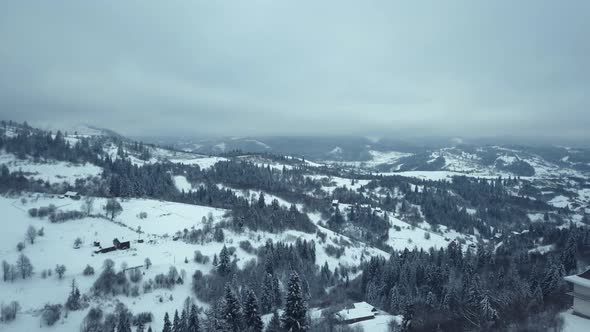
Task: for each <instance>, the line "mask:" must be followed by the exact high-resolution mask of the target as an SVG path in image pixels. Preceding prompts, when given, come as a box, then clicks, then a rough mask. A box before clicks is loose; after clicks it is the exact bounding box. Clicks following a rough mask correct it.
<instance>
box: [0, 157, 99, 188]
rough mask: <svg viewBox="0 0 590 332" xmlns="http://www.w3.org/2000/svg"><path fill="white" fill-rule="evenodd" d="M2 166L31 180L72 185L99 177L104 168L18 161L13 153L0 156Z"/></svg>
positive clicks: (53, 162) (52, 162)
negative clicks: (77, 181) (80, 180)
mask: <svg viewBox="0 0 590 332" xmlns="http://www.w3.org/2000/svg"><path fill="white" fill-rule="evenodd" d="M0 164H3V165H6V166H7V167H8V169H9V170H10V171H11V172H15V171H22V172H23V173H24V175H25V177H27V178H29V179H40V180H43V181H49V182H50V183H63V182H66V183H69V184H72V185H73V184H74V183H75V182H76V180H77V179H86V178H89V177H97V176H100V174H101V173H102V168H100V167H98V166H96V165H93V164H89V163H85V164H73V163H68V162H63V161H53V160H52V161H40V162H35V161H34V160H32V159H24V160H23V159H18V158H16V156H15V155H13V154H11V153H2V154H0Z"/></svg>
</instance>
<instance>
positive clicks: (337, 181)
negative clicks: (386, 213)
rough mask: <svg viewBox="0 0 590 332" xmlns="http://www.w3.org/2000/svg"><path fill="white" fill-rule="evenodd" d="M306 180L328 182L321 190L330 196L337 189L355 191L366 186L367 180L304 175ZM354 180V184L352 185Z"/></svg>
mask: <svg viewBox="0 0 590 332" xmlns="http://www.w3.org/2000/svg"><path fill="white" fill-rule="evenodd" d="M306 176H307V177H308V178H311V179H314V180H320V181H328V183H329V184H328V185H323V186H322V189H323V190H324V191H326V192H327V193H329V194H331V193H332V192H333V191H334V189H336V188H339V187H346V188H348V189H351V190H354V191H357V190H358V189H359V188H360V187H361V186H366V185H367V184H368V183H369V182H370V181H369V180H358V179H345V178H342V177H338V176H325V175H306ZM353 180H354V184H353Z"/></svg>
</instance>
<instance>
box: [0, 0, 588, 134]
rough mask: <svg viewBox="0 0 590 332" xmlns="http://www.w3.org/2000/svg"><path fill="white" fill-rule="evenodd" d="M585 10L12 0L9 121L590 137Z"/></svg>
mask: <svg viewBox="0 0 590 332" xmlns="http://www.w3.org/2000/svg"><path fill="white" fill-rule="evenodd" d="M589 13H590V1H587V0H579V1H540V0H530V1H498V0H494V1H474V0H465V1H438V0H437V1H434V0H433V1H404V2H403V3H402V2H401V1H399V2H398V1H393V0H385V1H346V0H337V1H317V0H316V1H278V0H266V1H253V0H248V1H120V0H113V1H80V0H75V1H60V0H52V1H28V0H14V1H13V0H6V1H2V4H1V5H0V118H2V119H12V120H19V121H22V120H27V121H29V122H30V123H33V124H62V123H63V124H64V125H75V124H80V123H86V124H91V125H96V126H102V127H107V128H110V129H113V130H116V131H118V132H121V133H123V134H127V135H191V136H192V135H196V136H201V135H223V136H227V135H273V134H284V135H311V134H313V135H317V134H351V135H371V136H383V135H385V136H388V135H396V134H403V135H409V134H410V135H411V134H417V135H452V136H455V135H456V136H494V135H497V136H503V135H511V136H547V135H549V136H565V137H570V138H581V139H587V138H589V135H590V134H589V133H590V130H588V127H589V125H590V19H589V16H588V15H589Z"/></svg>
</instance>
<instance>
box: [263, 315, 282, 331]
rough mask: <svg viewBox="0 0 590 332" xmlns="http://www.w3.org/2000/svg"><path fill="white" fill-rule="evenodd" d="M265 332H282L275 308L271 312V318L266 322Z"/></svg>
mask: <svg viewBox="0 0 590 332" xmlns="http://www.w3.org/2000/svg"><path fill="white" fill-rule="evenodd" d="M265 332H283V328H282V326H281V319H280V318H279V313H278V311H276V310H275V312H274V313H273V314H272V318H271V319H270V322H268V326H267V327H266V331H265Z"/></svg>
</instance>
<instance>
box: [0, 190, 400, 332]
mask: <svg viewBox="0 0 590 332" xmlns="http://www.w3.org/2000/svg"><path fill="white" fill-rule="evenodd" d="M25 197H26V201H25V202H24V203H23V201H21V199H20V197H0V211H3V218H1V219H0V228H1V229H2V230H3V231H2V232H1V233H0V260H6V261H8V262H10V263H14V262H15V261H16V259H17V257H18V255H19V253H18V252H17V250H16V244H17V243H18V242H20V241H24V240H25V237H24V234H25V231H26V229H27V228H28V227H29V226H33V227H35V228H36V229H40V228H44V230H45V235H44V236H42V237H38V238H37V240H36V241H35V243H34V244H32V245H31V244H27V245H26V248H25V249H24V250H23V253H24V254H25V255H27V256H28V257H29V258H30V259H31V262H32V264H33V266H34V274H33V276H32V278H30V279H25V280H22V279H17V280H16V281H15V282H14V283H4V282H2V283H0V294H2V297H1V298H2V300H3V301H4V299H11V300H16V301H18V302H19V303H20V305H21V306H22V309H21V311H20V312H19V314H18V316H17V319H16V321H14V322H11V323H9V324H5V325H2V329H3V331H11V332H12V331H35V330H37V329H38V328H39V319H40V317H39V315H40V309H41V308H42V307H43V306H44V305H45V304H46V303H64V302H65V300H66V298H67V295H68V291H69V287H70V283H71V281H72V280H73V279H75V280H76V283H77V284H78V286H79V288H80V291H81V292H82V293H83V294H88V293H89V290H90V288H91V286H92V284H93V282H94V280H95V279H96V276H93V277H87V276H83V275H82V271H83V269H84V267H85V266H86V265H87V264H89V265H91V266H93V267H94V268H95V270H96V272H97V273H100V270H101V266H102V264H103V262H104V260H105V259H107V258H108V259H112V260H113V261H114V262H115V265H116V267H117V268H119V267H120V266H122V264H126V265H127V266H130V267H131V266H138V265H143V263H144V260H145V258H147V257H149V258H150V260H151V261H152V263H153V266H152V267H151V268H150V269H149V270H146V269H145V268H143V267H142V268H141V270H142V272H144V273H145V275H144V276H143V280H147V279H149V278H153V277H154V276H155V275H156V274H159V273H167V271H168V269H169V268H170V267H171V266H175V267H176V268H177V269H178V271H179V272H181V271H182V270H184V271H185V277H186V278H185V280H186V282H185V283H184V285H178V286H176V287H175V288H174V289H173V290H164V289H158V290H154V291H152V292H150V293H146V294H143V292H140V296H139V297H135V298H134V297H125V296H117V297H115V298H113V299H96V298H93V299H92V301H91V305H92V306H96V305H99V306H101V307H103V308H104V309H105V310H106V311H111V310H112V309H113V307H114V303H115V300H118V301H121V302H123V303H125V304H126V305H127V306H128V307H129V308H130V310H132V311H133V312H135V313H138V312H142V311H150V312H152V313H153V314H154V317H155V322H154V323H152V328H153V329H154V331H157V330H160V329H161V320H162V317H163V315H164V313H165V312H173V311H174V310H176V309H178V308H180V307H181V306H182V302H183V301H184V299H185V298H186V297H187V296H191V295H192V291H191V289H190V284H191V282H190V278H191V276H192V274H193V273H194V271H195V270H197V269H198V270H201V271H202V272H203V273H208V272H209V271H210V270H211V269H212V265H211V263H208V264H207V265H202V264H197V263H194V262H193V261H192V257H193V255H194V252H195V250H199V251H201V252H202V253H203V254H204V255H207V256H209V257H212V256H213V255H214V254H218V253H219V251H220V250H221V248H222V246H223V245H224V244H226V245H227V246H234V247H236V248H237V249H236V254H235V257H236V258H237V263H238V266H239V267H243V266H244V265H245V264H246V263H247V262H248V261H250V260H251V259H255V256H254V255H252V254H249V253H246V252H245V251H243V250H242V249H241V248H239V246H238V244H239V243H240V242H241V241H245V240H248V241H250V242H251V243H252V245H253V246H254V247H256V248H257V247H261V246H264V244H265V243H266V241H267V240H268V239H272V240H273V241H284V242H289V243H293V242H295V241H296V240H297V239H299V238H303V239H307V240H314V241H315V243H316V263H317V264H319V265H323V264H324V263H328V265H329V266H330V268H334V267H337V266H339V265H348V266H354V265H358V264H359V263H360V262H361V261H362V260H368V259H370V257H371V256H374V255H381V256H383V257H385V258H388V257H389V255H388V254H387V253H385V252H383V251H381V250H378V249H375V248H372V247H368V246H366V245H365V244H363V243H359V242H357V241H354V240H352V239H349V238H347V237H345V236H342V235H340V234H337V233H334V232H332V231H330V230H328V229H325V228H322V229H321V230H322V232H325V233H326V234H327V239H326V242H325V243H321V242H320V241H319V238H318V237H317V236H316V234H306V233H302V232H299V231H294V230H288V231H285V232H282V233H279V234H270V233H266V232H260V231H259V232H252V231H248V230H247V231H245V232H242V233H239V234H236V233H234V232H231V231H229V230H225V233H226V237H225V238H226V240H225V243H217V242H208V243H205V244H204V245H200V244H188V243H185V242H183V241H174V240H173V239H172V236H168V237H166V236H165V235H167V234H169V235H173V234H174V232H175V231H177V230H178V231H181V230H183V229H185V228H186V229H191V228H193V227H194V228H199V227H202V226H203V224H202V222H201V219H202V217H203V216H207V215H209V214H211V215H212V217H213V219H214V222H217V221H220V220H222V219H223V215H224V212H225V211H224V210H220V209H214V208H209V207H203V206H196V205H188V204H180V203H171V202H161V201H157V200H149V199H129V200H123V201H121V205H122V206H123V211H122V213H121V214H120V215H118V216H117V217H116V218H115V220H114V222H113V221H110V220H108V219H106V218H104V217H87V218H83V219H80V220H71V221H66V222H63V223H51V222H50V221H49V220H47V219H40V218H32V217H30V216H29V215H28V212H27V211H28V209H30V208H33V207H41V206H48V205H50V204H53V205H55V206H57V207H58V209H61V210H65V211H67V210H78V209H80V208H81V205H82V204H83V202H84V199H82V200H78V201H76V200H71V199H68V198H65V199H59V198H57V197H51V196H48V195H42V194H30V195H26V196H25ZM104 204H105V200H104V199H100V198H96V199H95V200H94V209H93V212H94V213H95V214H96V213H101V209H102V206H103V205H104ZM141 212H146V213H147V217H146V218H143V219H142V218H140V213H141ZM310 217H312V219H313V220H314V221H315V222H318V221H319V219H320V217H319V216H318V215H311V216H310ZM138 227H141V230H142V232H143V233H141V234H139V233H138V232H137V229H138ZM76 238H80V239H81V240H82V245H81V247H80V248H79V249H74V241H75V239H76ZM114 238H117V239H119V240H121V241H131V249H129V250H118V251H114V252H110V253H105V254H95V253H94V251H95V250H96V248H95V247H94V246H93V242H94V241H99V242H100V243H101V245H102V246H103V247H107V246H111V245H112V244H111V243H112V241H113V239H114ZM139 238H141V239H143V240H144V243H139V242H137V240H138V239H139ZM342 241H346V242H349V243H350V246H348V247H346V249H345V253H344V255H343V256H341V257H340V258H336V257H332V256H329V255H328V254H327V253H326V251H325V247H326V246H327V245H328V244H332V245H338V244H339V243H341V242H342ZM185 258H187V259H188V261H189V262H188V263H185V262H184V260H185ZM57 264H64V265H65V266H66V268H67V271H66V273H65V276H64V278H63V279H61V280H60V279H58V278H57V277H56V275H55V274H54V275H53V276H50V277H47V278H42V276H41V272H42V271H44V270H47V269H54V268H55V266H56V265H57ZM181 273H182V272H181ZM170 296H172V299H173V300H170ZM160 299H162V302H161V301H160ZM199 305H201V306H206V304H203V303H199ZM87 310H88V309H85V310H82V311H80V312H74V313H69V315H68V317H67V318H64V316H62V319H61V321H59V322H58V323H56V325H55V326H53V327H51V328H46V327H44V328H43V329H49V330H51V329H53V330H55V331H62V330H63V331H74V330H77V329H78V327H79V325H80V323H81V320H82V319H83V317H84V316H85V315H86V313H87Z"/></svg>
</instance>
